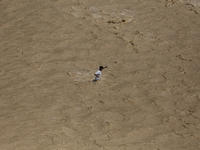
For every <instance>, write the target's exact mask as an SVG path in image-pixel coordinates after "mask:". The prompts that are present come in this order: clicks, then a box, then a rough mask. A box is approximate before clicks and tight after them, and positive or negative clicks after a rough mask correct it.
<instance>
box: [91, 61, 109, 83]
mask: <svg viewBox="0 0 200 150" xmlns="http://www.w3.org/2000/svg"><path fill="white" fill-rule="evenodd" d="M105 68H108V65H107V66H105V67H103V66H100V67H99V70H98V71H97V72H96V73H95V74H94V75H95V79H94V80H93V81H92V82H93V83H95V82H97V81H98V80H100V78H101V71H102V70H103V69H105Z"/></svg>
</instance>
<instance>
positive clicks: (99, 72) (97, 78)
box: [95, 70, 101, 80]
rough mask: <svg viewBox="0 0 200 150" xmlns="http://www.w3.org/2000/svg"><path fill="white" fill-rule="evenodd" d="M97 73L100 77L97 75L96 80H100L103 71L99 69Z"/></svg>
mask: <svg viewBox="0 0 200 150" xmlns="http://www.w3.org/2000/svg"><path fill="white" fill-rule="evenodd" d="M95 74H96V75H99V76H98V77H97V76H96V77H95V80H99V79H100V78H101V71H100V70H98V71H97V72H96V73H95Z"/></svg>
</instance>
